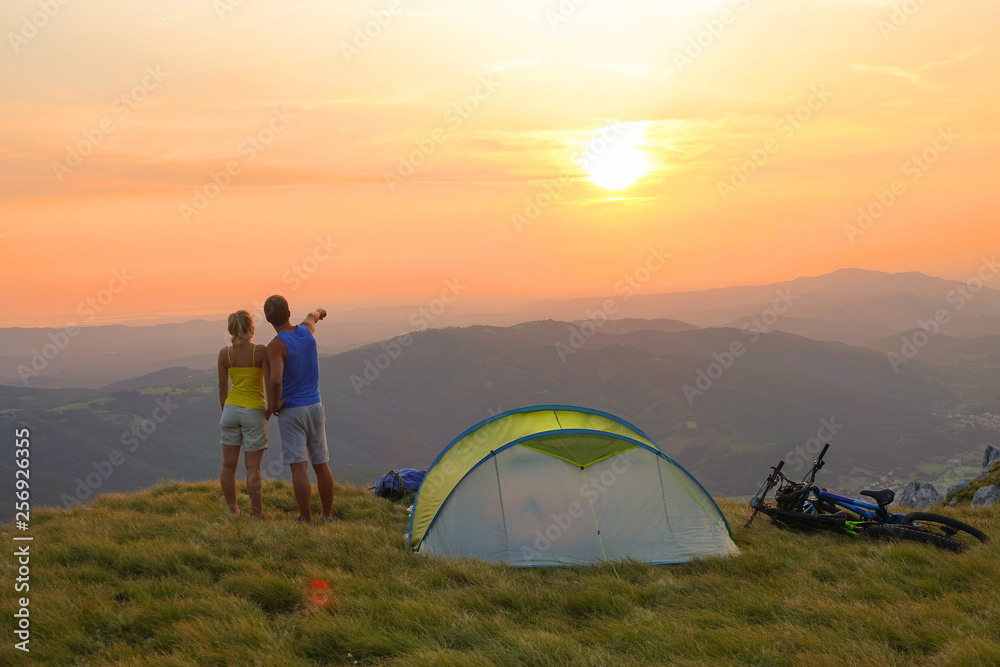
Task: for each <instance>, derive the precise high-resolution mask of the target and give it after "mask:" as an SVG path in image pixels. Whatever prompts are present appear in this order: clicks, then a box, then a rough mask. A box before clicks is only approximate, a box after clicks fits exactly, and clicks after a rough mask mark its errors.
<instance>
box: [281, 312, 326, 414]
mask: <svg viewBox="0 0 1000 667" xmlns="http://www.w3.org/2000/svg"><path fill="white" fill-rule="evenodd" d="M278 338H280V339H281V340H282V342H284V344H285V349H287V350H288V356H287V357H286V358H285V372H284V373H283V374H282V376H281V396H282V397H283V398H284V397H286V396H287V397H288V398H287V400H285V404H284V406H283V407H286V408H298V407H301V406H303V405H314V404H316V403H319V402H320V397H319V356H318V355H317V354H316V338H315V337H314V336H313V334H312V332H311V331H309V329H308V327H306V326H304V325H302V324H300V325H299V326H297V327H295V331H282V332H279V333H278Z"/></svg>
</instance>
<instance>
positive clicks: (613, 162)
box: [580, 123, 652, 190]
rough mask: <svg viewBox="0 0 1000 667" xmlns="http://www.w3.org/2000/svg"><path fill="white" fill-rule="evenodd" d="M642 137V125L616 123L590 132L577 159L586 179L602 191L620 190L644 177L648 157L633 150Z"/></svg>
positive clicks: (647, 168)
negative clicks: (585, 174)
mask: <svg viewBox="0 0 1000 667" xmlns="http://www.w3.org/2000/svg"><path fill="white" fill-rule="evenodd" d="M645 137H646V128H645V125H644V124H643V123H618V124H616V125H608V126H605V127H602V128H600V129H599V130H597V131H596V132H594V134H593V135H592V136H591V137H590V139H589V140H588V141H587V142H586V143H584V144H583V146H582V149H583V155H582V157H581V158H580V166H581V167H583V169H584V171H586V172H587V175H588V179H587V180H589V181H590V182H591V183H593V184H594V185H596V186H598V187H601V188H604V189H606V190H622V189H624V188H627V187H629V186H630V185H632V184H634V183H635V182H636V181H637V180H639V179H640V178H642V177H643V176H645V175H646V174H648V173H649V171H650V170H651V169H652V165H651V164H650V162H649V157H648V156H647V155H646V153H644V152H643V151H642V150H640V149H639V148H637V146H639V145H641V144H642V142H643V140H644V139H645Z"/></svg>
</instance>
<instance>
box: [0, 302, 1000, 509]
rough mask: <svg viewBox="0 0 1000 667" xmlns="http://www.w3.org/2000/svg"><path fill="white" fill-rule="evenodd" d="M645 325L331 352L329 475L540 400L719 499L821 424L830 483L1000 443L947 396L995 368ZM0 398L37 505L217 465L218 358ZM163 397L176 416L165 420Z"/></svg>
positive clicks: (748, 488)
mask: <svg viewBox="0 0 1000 667" xmlns="http://www.w3.org/2000/svg"><path fill="white" fill-rule="evenodd" d="M649 326H651V327H663V326H665V325H664V324H663V323H662V322H660V323H657V322H654V323H650V324H649ZM666 326H674V325H666ZM645 327H646V324H645V323H644V322H642V321H639V320H633V321H630V322H621V323H617V324H616V325H615V328H617V329H618V330H619V331H621V333H609V332H608V331H610V328H611V323H608V330H607V331H606V330H605V329H604V328H597V329H596V331H595V332H593V333H592V334H591V335H590V337H589V338H585V339H581V340H584V343H583V344H582V345H581V346H579V347H576V348H574V347H572V346H570V347H568V348H567V349H571V350H573V351H572V352H570V353H564V354H563V355H561V354H560V348H559V347H558V345H563V346H568V345H570V341H571V340H572V339H573V336H574V334H579V332H580V330H581V327H580V325H579V323H568V322H556V321H541V322H529V323H524V324H520V325H517V326H513V327H490V326H476V327H469V328H450V329H439V330H428V331H424V332H419V333H416V334H413V335H412V336H410V337H409V338H407V339H403V340H404V341H405V343H406V344H403V343H401V342H400V339H398V338H397V339H390V340H389V341H384V342H383V343H375V344H371V345H367V346H364V347H361V348H357V349H354V350H350V351H348V352H344V353H341V354H338V355H333V356H323V357H321V359H320V366H321V391H322V394H323V398H324V403H325V405H326V414H327V432H328V436H329V440H330V446H331V457H332V458H331V463H332V465H333V468H334V471H335V476H336V477H337V478H338V479H339V480H344V481H350V482H354V483H366V482H369V483H370V482H371V481H372V480H373V479H374V478H375V476H377V475H378V474H381V473H382V472H385V471H386V470H388V469H390V468H398V467H406V466H408V467H417V468H426V467H427V466H428V465H429V464H430V462H431V461H432V460H433V459H434V457H435V456H436V455H437V454H438V453H439V452H440V450H441V449H442V448H443V447H444V446H445V445H446V444H447V443H448V442H450V441H451V439H453V438H454V437H455V436H456V435H457V434H459V433H460V432H462V431H464V430H465V429H466V428H468V427H469V426H471V425H472V424H474V423H476V422H478V421H480V420H482V419H485V418H486V417H488V416H490V415H492V414H495V413H496V412H500V411H503V410H507V409H511V408H515V407H520V406H525V405H533V404H570V405H582V406H586V407H592V408H596V409H602V410H606V411H609V412H612V413H614V414H618V415H620V416H622V417H623V418H625V419H628V420H629V421H632V422H633V423H635V424H637V425H639V426H640V428H642V429H643V430H645V431H646V432H647V433H649V434H650V436H651V437H653V438H654V440H656V441H657V442H658V443H659V444H660V446H661V447H662V448H663V449H664V451H665V452H667V453H668V454H669V455H671V456H673V457H675V458H676V459H677V460H678V461H679V462H680V463H681V464H682V465H684V466H685V467H687V468H688V469H689V470H690V471H691V472H692V473H693V474H695V475H696V476H697V477H698V478H699V479H700V480H701V481H702V482H703V483H705V485H706V486H707V488H708V489H709V490H710V492H712V493H715V494H720V495H723V496H733V495H742V494H748V493H751V492H752V491H753V490H754V487H755V485H756V484H758V483H759V481H760V476H761V475H762V474H763V473H764V472H765V471H766V469H767V467H768V466H770V465H773V464H774V463H775V462H776V461H777V460H778V459H779V458H786V459H788V460H790V461H791V460H792V459H794V458H798V459H804V458H806V457H809V455H810V452H809V450H808V449H807V443H808V441H809V440H810V439H811V438H816V437H817V435H818V434H821V428H822V427H824V424H827V425H832V428H827V431H826V434H825V436H824V439H827V440H829V441H831V442H832V443H833V444H834V450H833V455H832V456H831V457H830V463H829V465H828V467H827V469H826V470H825V471H824V473H825V474H826V475H827V480H828V482H827V483H829V484H831V485H833V483H834V481H835V480H837V479H841V480H843V481H844V483H845V484H846V483H855V482H856V483H857V484H861V483H862V482H863V480H864V479H865V477H866V475H868V476H870V475H873V474H875V473H883V472H884V471H886V470H888V469H891V468H901V469H905V470H907V471H909V473H908V474H918V472H919V471H918V468H917V466H918V464H923V463H927V462H929V461H933V462H938V463H939V464H942V465H944V464H943V463H942V462H945V461H947V460H949V459H951V458H954V457H956V456H957V457H963V456H964V457H966V458H969V457H974V456H978V455H979V454H980V453H981V451H982V448H983V447H984V446H985V445H987V444H992V445H995V446H998V445H1000V437H998V435H1000V432H998V431H988V430H983V429H975V428H973V427H972V426H970V425H968V424H961V423H957V422H953V421H949V420H948V419H947V417H946V413H947V411H948V410H952V409H957V410H961V411H962V412H965V413H977V412H983V411H985V410H988V409H989V408H988V406H991V405H996V404H997V402H998V400H1000V374H997V373H995V372H994V373H992V374H991V373H989V372H986V371H983V369H968V368H953V367H947V366H931V365H928V364H926V363H923V360H922V359H919V358H918V359H916V360H914V362H912V363H910V364H907V365H906V366H904V367H902V368H901V369H900V371H899V373H895V372H894V371H893V370H892V367H891V365H890V364H889V363H888V361H887V359H886V356H885V354H883V353H881V352H878V351H875V350H871V349H866V348H859V347H852V346H848V345H843V344H840V343H823V342H819V341H814V340H810V339H806V338H802V337H799V336H794V335H791V334H786V333H782V332H776V333H769V334H762V335H760V336H759V338H758V339H757V340H756V341H755V342H751V341H752V337H751V336H748V335H747V333H746V332H745V331H741V330H739V329H728V328H710V329H690V328H689V329H686V330H681V331H657V330H655V329H647V328H645ZM581 335H582V334H581ZM734 341H739V342H741V343H743V345H744V346H745V352H744V353H743V354H742V355H740V356H739V357H738V358H736V359H735V360H734V361H735V363H733V365H732V367H731V368H728V369H726V370H725V372H724V373H723V374H722V376H721V377H719V378H718V379H716V380H714V381H713V382H712V384H711V386H710V387H708V388H707V389H705V390H704V391H703V393H701V394H699V395H695V396H694V397H693V400H692V401H691V402H689V401H688V400H687V397H686V396H685V392H684V386H685V385H688V386H692V387H697V386H698V383H697V379H698V377H699V372H706V369H708V368H709V367H710V366H711V365H712V364H713V363H718V361H717V359H718V357H717V356H713V355H718V354H721V353H724V352H725V351H726V350H728V349H730V346H731V345H732V343H733V342H734ZM394 346H395V347H394ZM563 358H565V363H564V362H563ZM0 397H4V407H5V408H6V409H4V410H3V412H2V413H0V424H2V425H3V426H4V427H8V428H15V427H16V428H20V427H23V426H24V425H29V426H30V427H31V429H32V433H33V436H32V437H33V442H34V444H33V447H34V449H33V456H35V459H34V460H33V474H37V475H39V476H42V475H44V476H46V482H45V484H44V486H42V485H40V486H39V487H38V488H37V493H38V495H37V499H38V502H43V503H56V502H60V501H61V500H62V499H64V497H63V494H70V496H71V497H72V496H73V495H74V494H75V493H76V491H77V490H78V489H81V488H82V491H83V493H82V494H80V495H86V492H87V487H86V483H87V479H88V476H91V480H92V481H93V480H99V484H98V485H97V486H98V488H97V489H95V490H94V491H99V492H106V491H119V490H121V491H124V490H131V489H135V488H140V487H143V486H147V485H149V484H152V483H154V482H156V481H158V480H159V479H163V478H181V479H187V480H199V479H206V478H214V477H215V476H216V475H217V474H218V466H219V453H218V447H219V445H218V416H219V407H218V402H217V401H218V398H217V395H216V392H215V373H214V371H201V370H192V369H186V368H172V369H165V370H163V371H158V372H156V373H153V374H150V375H146V376H144V377H140V378H133V379H131V380H129V381H125V382H119V383H115V384H112V385H109V386H107V387H105V388H104V389H102V390H42V389H17V388H11V387H3V388H0ZM164 405H166V406H167V408H168V409H169V412H170V414H169V415H168V416H167V417H166V418H165V419H164V420H163V421H162V422H156V421H155V417H156V415H157V409H158V408H159V409H160V413H161V414H162V413H163V411H164V410H163V406H164ZM8 406H10V407H8ZM144 423H145V424H147V426H148V425H153V424H155V431H154V432H153V433H151V434H148V435H147V437H145V438H141V437H139V434H142V431H141V430H140V431H138V432H137V431H136V430H135V429H136V428H140V429H141V427H142V425H143V424H144ZM277 430H278V429H277V425H276V423H275V422H274V421H272V422H271V426H270V434H271V447H270V449H269V450H268V452H267V453H266V455H265V459H264V465H265V475H267V476H275V475H278V474H280V475H282V476H284V475H286V470H287V469H286V468H285V467H283V466H280V464H278V463H277V459H278V450H279V447H278V445H279V438H278V435H277ZM143 435H146V434H143ZM115 451H118V452H120V453H121V454H122V455H123V456H124V462H123V463H120V464H117V465H114V466H113V470H114V472H113V474H111V475H110V476H107V479H104V478H103V476H100V475H101V470H102V469H103V470H105V471H107V470H108V469H109V468H108V464H107V461H109V460H110V459H111V456H112V454H113V452H115ZM0 467H3V468H4V470H5V471H6V467H5V466H0ZM866 471H867V472H866ZM793 472H794V471H793ZM94 474H97V475H99V477H92V475H94ZM921 474H922V473H921ZM924 477H925V478H926V475H924ZM55 480H58V482H57V481H55ZM850 480H854V482H850ZM81 482H82V483H83V484H84V485H85V486H83V487H81Z"/></svg>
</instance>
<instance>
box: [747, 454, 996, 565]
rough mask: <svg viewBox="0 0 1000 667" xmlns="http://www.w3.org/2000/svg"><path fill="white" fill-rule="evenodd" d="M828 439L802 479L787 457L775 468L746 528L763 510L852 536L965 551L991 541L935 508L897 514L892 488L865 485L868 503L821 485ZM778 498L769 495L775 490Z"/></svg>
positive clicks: (780, 520) (782, 521) (803, 526)
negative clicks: (793, 474)
mask: <svg viewBox="0 0 1000 667" xmlns="http://www.w3.org/2000/svg"><path fill="white" fill-rule="evenodd" d="M829 448H830V445H829V444H826V445H824V446H823V450H822V451H821V452H820V453H819V456H818V457H817V458H816V460H815V461H813V464H812V467H811V468H810V469H809V472H807V473H806V475H805V477H803V478H802V481H801V482H793V481H792V480H790V479H789V478H788V477H786V476H785V474H784V473H783V472H782V471H781V470H782V468H783V467H784V465H785V462H784V461H780V462H778V465H776V466H774V467H772V468H771V473H770V474H769V475H768V477H767V480H766V481H765V482H764V484H763V485H762V486H761V488H760V490H759V491H758V492H757V495H755V496H754V497H753V498H751V499H750V503H749V506H748V509H749V513H750V516H749V518H748V519H747V522H746V524H744V527H746V528H749V527H750V526H751V525H752V524H753V521H754V518H755V517H756V516H757V513H758V512H760V513H763V514H764V515H766V516H767V517H769V518H770V519H771V522H772V523H775V524H778V525H782V526H786V527H790V528H796V529H799V530H829V531H833V532H837V533H843V534H847V535H868V536H872V537H882V538H887V539H892V540H910V541H914V542H923V543H926V544H933V545H934V546H936V547H940V548H943V549H950V550H952V551H961V550H963V549H965V548H966V547H967V546H969V545H970V544H972V543H975V542H976V541H978V542H988V541H989V537H988V536H987V535H986V534H985V533H984V532H982V531H981V530H979V529H977V528H974V527H972V526H970V525H969V524H967V523H964V522H962V521H959V520H958V519H955V518H952V517H949V516H943V515H940V514H933V513H930V512H909V513H907V514H896V513H892V512H889V510H888V507H889V505H890V504H891V503H892V501H893V500H895V496H896V494H895V492H894V491H893V490H892V489H880V490H877V491H871V490H864V491H861V495H862V496H865V497H867V498H870V499H871V500H872V501H874V502H865V501H862V500H856V499H854V498H848V497H847V496H842V495H838V494H836V493H831V492H830V491H827V490H826V489H821V488H819V487H817V486H816V484H815V482H816V473H818V472H819V471H820V470H821V469H822V468H823V465H824V461H823V457H824V456H826V452H827V450H828V449H829ZM775 487H777V488H776V490H775V493H774V500H773V501H768V500H767V496H768V494H769V493H770V492H771V490H772V489H775Z"/></svg>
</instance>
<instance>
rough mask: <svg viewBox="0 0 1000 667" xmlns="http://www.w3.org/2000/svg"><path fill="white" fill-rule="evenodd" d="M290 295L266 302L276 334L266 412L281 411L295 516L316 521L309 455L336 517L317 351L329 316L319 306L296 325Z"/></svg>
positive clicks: (326, 512) (326, 510) (327, 512)
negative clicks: (319, 326)
mask: <svg viewBox="0 0 1000 667" xmlns="http://www.w3.org/2000/svg"><path fill="white" fill-rule="evenodd" d="M290 316H291V313H290V311H289V310H288V301H286V300H285V297H283V296H279V295H277V294H275V295H274V296H271V297H268V299H267V301H265V302H264V317H265V318H266V319H267V321H268V322H270V323H271V326H273V327H274V330H275V332H277V334H278V335H277V336H275V338H274V340H272V341H271V342H270V343H268V345H267V359H268V361H269V362H270V366H271V373H270V377H269V378H268V380H267V382H268V392H267V397H268V406H267V414H268V416H270V415H271V414H276V415H278V431H279V432H280V433H281V462H282V463H283V464H286V465H288V466H289V467H290V468H291V472H292V489H293V490H294V492H295V504H296V505H298V507H299V518H298V519H297V521H299V522H302V523H307V524H312V520H313V519H312V485H311V484H310V483H309V468H308V467H307V465H306V463H307V461H308V462H309V463H312V467H313V470H314V471H315V473H316V488H317V490H318V491H319V500H320V505H321V506H322V508H323V517H324V518H325V519H326V520H327V521H330V522H333V518H332V517H331V511H332V507H333V473H331V472H330V465H329V463H328V461H329V460H330V452H329V449H328V448H327V445H326V416H325V414H324V412H323V403H322V402H321V401H320V396H319V356H318V355H317V353H316V338H315V336H314V335H313V334H315V332H316V323H317V322H319V321H320V320H322V319H323V318H324V317H326V311H325V310H323V309H322V308H317V309H316V310H314V311H312V312H311V313H309V314H308V315H306V318H305V319H304V320H303V321H302V324H299V325H298V326H295V325H293V324H292V323H291V322H290V321H289V318H290Z"/></svg>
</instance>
